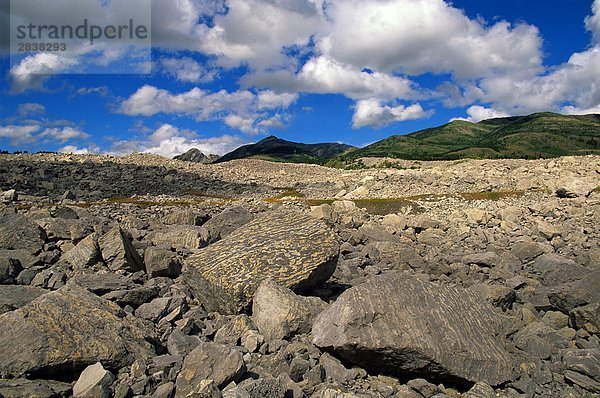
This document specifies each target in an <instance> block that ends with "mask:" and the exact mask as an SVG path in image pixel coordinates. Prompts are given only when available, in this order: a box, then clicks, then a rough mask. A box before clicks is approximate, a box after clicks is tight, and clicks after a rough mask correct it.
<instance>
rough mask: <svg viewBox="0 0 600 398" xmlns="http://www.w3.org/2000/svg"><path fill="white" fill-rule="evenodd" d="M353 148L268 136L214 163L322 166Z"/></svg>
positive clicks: (343, 145)
mask: <svg viewBox="0 0 600 398" xmlns="http://www.w3.org/2000/svg"><path fill="white" fill-rule="evenodd" d="M353 148H354V147H352V146H350V145H345V144H337V143H327V144H301V143H297V142H291V141H286V140H282V139H280V138H277V137H274V136H270V137H267V138H265V139H264V140H262V141H260V142H257V143H256V144H250V145H244V146H242V147H240V148H238V149H236V150H235V151H233V152H230V153H228V154H226V155H224V156H222V157H220V158H219V159H218V160H217V161H216V162H215V163H221V162H227V161H230V160H234V159H245V158H254V159H263V160H270V161H274V162H288V163H318V164H322V163H325V162H326V161H328V160H330V159H332V158H334V157H335V156H338V155H340V154H342V153H344V152H346V151H348V150H350V149H353Z"/></svg>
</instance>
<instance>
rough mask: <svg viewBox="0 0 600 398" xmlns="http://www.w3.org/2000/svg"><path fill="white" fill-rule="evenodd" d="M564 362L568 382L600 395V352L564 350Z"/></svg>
mask: <svg viewBox="0 0 600 398" xmlns="http://www.w3.org/2000/svg"><path fill="white" fill-rule="evenodd" d="M562 361H563V364H564V365H565V367H566V368H567V370H566V371H565V377H566V378H567V379H568V380H570V381H571V382H573V383H575V384H577V385H579V386H580V387H582V388H584V389H586V390H588V391H589V392H590V393H595V394H600V350H598V349H585V350H575V349H570V350H564V351H563V352H562ZM594 396H596V395H594Z"/></svg>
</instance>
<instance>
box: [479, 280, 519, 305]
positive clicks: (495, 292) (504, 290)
mask: <svg viewBox="0 0 600 398" xmlns="http://www.w3.org/2000/svg"><path fill="white" fill-rule="evenodd" d="M469 290H471V291H472V292H474V293H476V294H477V295H478V296H479V297H481V298H482V299H484V300H485V301H487V302H488V303H490V304H492V305H493V306H495V307H500V308H502V310H504V311H506V310H508V309H509V308H511V306H512V304H513V303H514V302H515V299H516V298H517V294H516V293H515V291H514V290H513V289H511V288H509V287H507V286H504V285H500V284H494V283H490V282H486V283H476V284H475V285H473V286H471V287H470V288H469Z"/></svg>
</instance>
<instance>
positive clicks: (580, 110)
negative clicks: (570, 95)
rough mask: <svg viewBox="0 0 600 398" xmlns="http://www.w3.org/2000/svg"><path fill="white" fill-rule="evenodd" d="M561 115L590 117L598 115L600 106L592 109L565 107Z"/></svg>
mask: <svg viewBox="0 0 600 398" xmlns="http://www.w3.org/2000/svg"><path fill="white" fill-rule="evenodd" d="M561 112H562V113H565V114H567V115H591V114H598V115H600V105H597V106H595V107H593V108H577V107H575V106H570V105H569V106H565V107H563V108H562V109H561Z"/></svg>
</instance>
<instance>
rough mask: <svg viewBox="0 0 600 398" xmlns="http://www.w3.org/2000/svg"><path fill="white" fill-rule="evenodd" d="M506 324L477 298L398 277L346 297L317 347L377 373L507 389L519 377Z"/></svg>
mask: <svg viewBox="0 0 600 398" xmlns="http://www.w3.org/2000/svg"><path fill="white" fill-rule="evenodd" d="M500 326H501V320H500V316H499V315H497V314H496V312H495V310H494V309H493V308H492V307H491V306H490V305H489V304H487V303H486V302H485V301H483V300H482V299H480V298H479V297H478V296H477V295H475V294H474V293H472V292H469V291H467V290H465V289H461V288H456V287H448V286H444V285H438V284H434V283H430V282H423V281H421V280H419V279H417V278H415V277H411V276H406V275H403V274H399V273H390V274H385V275H382V276H378V277H374V278H372V279H370V280H369V281H367V282H366V283H364V284H362V285H359V286H356V287H353V288H351V289H349V290H347V291H346V292H344V293H343V294H342V295H341V296H340V297H339V298H338V299H337V300H336V302H335V303H334V304H332V305H331V306H330V307H329V308H328V309H326V310H325V311H323V312H322V313H321V314H320V315H319V316H318V317H317V320H316V321H315V323H314V325H313V329H312V334H313V343H314V344H315V345H316V346H318V347H321V348H323V349H326V350H332V351H334V352H335V353H337V355H339V356H340V357H342V358H344V359H346V360H347V361H349V362H351V363H354V364H356V365H359V366H361V367H363V368H365V369H367V370H369V371H370V372H375V373H387V374H392V375H394V376H401V377H406V375H407V374H410V375H414V376H419V375H427V377H428V379H437V380H440V381H451V382H454V383H459V384H460V383H466V382H471V383H473V382H485V383H488V384H491V385H499V384H502V383H504V382H506V381H508V380H511V377H512V371H513V362H512V360H511V357H510V355H509V354H508V353H507V351H506V350H505V348H504V347H503V344H501V339H502V337H501V336H497V335H496V332H497V331H499V330H500Z"/></svg>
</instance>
